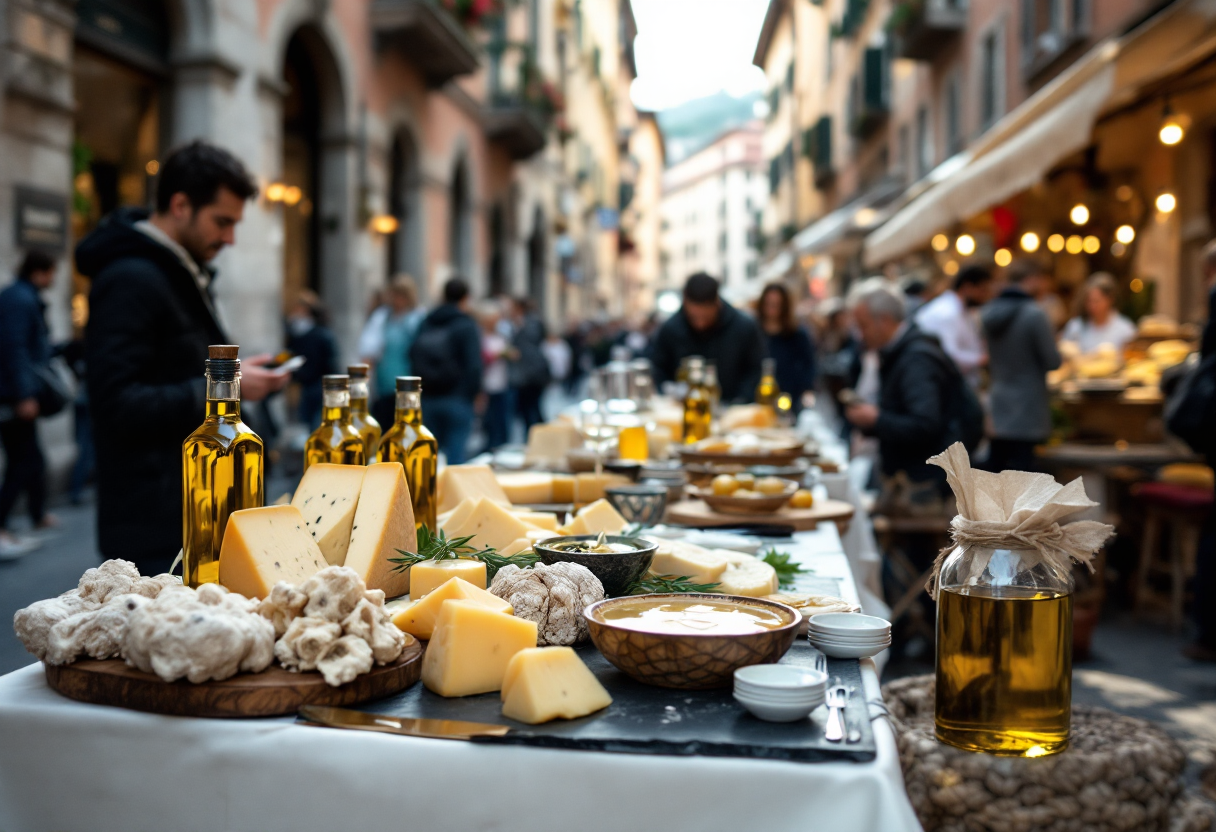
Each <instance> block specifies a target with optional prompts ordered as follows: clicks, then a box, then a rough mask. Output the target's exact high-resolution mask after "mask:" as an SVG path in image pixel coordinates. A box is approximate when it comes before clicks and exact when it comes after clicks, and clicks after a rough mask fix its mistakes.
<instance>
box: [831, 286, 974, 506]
mask: <svg viewBox="0 0 1216 832" xmlns="http://www.w3.org/2000/svg"><path fill="white" fill-rule="evenodd" d="M905 304H906V301H905V299H904V297H903V294H902V293H900V292H899V291H898V290H896V289H894V288H892V287H891V286H890V285H888V284H887V282H886V281H885V280H882V279H881V278H876V279H874V280H873V281H867V282H866V283H865V284H862V286H861V287H859V290H858V291H857V293H856V294H855V295H854V297H853V299H852V307H853V317H854V320H855V321H856V323H857V328H858V329H859V330H860V331H861V337H862V341H863V342H864V343H865V346H866V348H867V349H872V350H878V354H879V362H880V363H879V381H880V391H879V400H878V404H877V405H872V404H866V403H855V404H851V405H849V406H848V407H847V408H846V409H845V418H846V419H848V421H849V423H850V424H852V425H853V426H854V427H857V428H859V429H861V430H862V431H863V432H864V433H867V434H869V435H871V436H875V437H877V438H878V447H879V450H878V453H879V456H880V457H881V460H882V473H883V475H884V476H886V477H894V476H895V475H897V474H898V473H900V472H903V473H904V474H905V475H906V476H907V478H908V479H909V480H910V481H911V482H914V483H921V482H930V481H933V482H940V483H942V484H944V483H945V475H944V474H943V472H942V469H940V468H938V467H937V466H934V465H929V464H927V463H926V462H925V460H927V459H928V458H929V457H931V456H933V455H934V454H938V453H941V452H942V451H943V450H945V449H946V446H947V445H948V444H949V442H950V427H949V420H950V414H949V410H950V406H949V402H948V398H949V396H950V395H951V394H952V391H953V389H954V383H953V380H952V378H951V373H950V369H949V365H948V363H947V362H948V361H949V360H950V359H949V358H948V357H947V356H946V354H945V353H944V352H942V348H941V347H940V346H939V345H938V343H937V341H936V340H934V339H933V338H932V337H930V336H928V335H926V334H925V333H924V332H922V331H921V330H920V329H919V328H917V326H916V324H914V323H912V322H911V321H908V320H905V309H906V305H905Z"/></svg>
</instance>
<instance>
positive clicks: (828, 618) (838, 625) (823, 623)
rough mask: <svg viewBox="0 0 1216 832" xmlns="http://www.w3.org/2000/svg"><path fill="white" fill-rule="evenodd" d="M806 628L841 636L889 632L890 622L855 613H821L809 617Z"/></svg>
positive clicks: (873, 616)
mask: <svg viewBox="0 0 1216 832" xmlns="http://www.w3.org/2000/svg"><path fill="white" fill-rule="evenodd" d="M808 626H809V627H810V628H811V629H812V630H818V631H819V632H821V633H835V634H838V635H842V636H848V635H863V634H866V635H868V634H871V633H889V632H891V622H890V621H887V620H886V619H885V618H879V617H878V616H876V615H862V614H861V613H856V612H821V613H819V615H812V616H811V618H810V624H809V625H808Z"/></svg>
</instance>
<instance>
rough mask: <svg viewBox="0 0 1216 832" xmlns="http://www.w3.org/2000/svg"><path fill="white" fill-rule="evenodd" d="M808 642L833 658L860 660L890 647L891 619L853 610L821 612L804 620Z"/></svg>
mask: <svg viewBox="0 0 1216 832" xmlns="http://www.w3.org/2000/svg"><path fill="white" fill-rule="evenodd" d="M806 632H807V637H808V638H809V639H810V641H811V644H813V645H814V646H816V647H818V648H819V649H820V650H822V651H823V652H824V653H825V654H827V655H829V656H831V657H832V658H834V659H864V658H866V657H867V656H876V655H878V654H879V653H881V652H882V651H883V650H886V649H887V648H888V647H890V646H891V622H890V621H887V620H886V619H884V618H878V617H876V616H873V615H860V614H858V613H855V612H825V613H820V614H819V615H812V616H811V618H810V621H809V622H808V623H807V630H806Z"/></svg>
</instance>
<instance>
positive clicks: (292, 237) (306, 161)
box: [281, 25, 362, 334]
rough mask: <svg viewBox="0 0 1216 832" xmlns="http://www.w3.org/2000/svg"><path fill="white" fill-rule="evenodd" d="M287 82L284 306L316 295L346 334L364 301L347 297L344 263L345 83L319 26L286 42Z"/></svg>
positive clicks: (284, 113)
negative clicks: (302, 294) (304, 294)
mask: <svg viewBox="0 0 1216 832" xmlns="http://www.w3.org/2000/svg"><path fill="white" fill-rule="evenodd" d="M283 80H284V82H285V83H286V87H287V92H286V95H285V97H284V99H283V110H282V119H283V134H282V135H283V161H282V178H281V182H282V184H283V185H284V186H285V187H284V188H283V190H282V192H281V195H282V212H283V300H284V303H285V304H290V303H291V302H292V301H293V300H294V298H295V297H296V296H297V295H298V293H299V292H300V291H301V290H304V289H311V290H312V291H315V292H317V293H318V294H319V295H320V296H321V297H322V299H323V300H324V301H325V302H326V304H327V306H328V307H329V310H330V312H331V314H332V315H333V316H334V317H335V324H337V325H338V328H339V334H342V331H343V330H344V329H346V328H347V327H346V326H345V324H346V323H348V322H347V321H345V320H344V319H345V318H347V317H350V315H349V314H348V313H349V312H350V311H351V309H354V310H356V313H357V310H358V308H359V307H360V306H361V305H362V298H361V297H360V296H359V293H355V292H351V291H349V288H350V286H349V278H350V275H349V274H348V265H347V263H346V257H345V248H346V245H345V243H346V236H347V225H348V223H349V218H348V217H347V214H348V199H347V193H346V191H347V170H346V169H347V167H348V166H347V164H346V162H347V160H346V155H347V153H348V152H349V148H348V147H347V145H346V144H345V143H344V142H343V141H341V139H342V138H343V137H345V136H346V132H347V131H346V118H345V105H344V103H343V100H344V99H343V93H342V84H341V81H340V77H339V73H338V67H337V62H336V61H335V60H334V56H333V53H332V51H331V50H330V48H329V46H328V45H327V43H326V41H325V37H324V36H323V35H322V34H321V32H320V31H319V30H318V29H317V28H316V27H314V26H312V25H305V26H301V27H300V28H299V29H297V30H296V31H295V32H294V33H293V34H292V36H291V38H290V39H289V40H288V41H287V48H286V50H285V51H284V57H283ZM356 317H358V313H357V314H356ZM356 325H357V322H356Z"/></svg>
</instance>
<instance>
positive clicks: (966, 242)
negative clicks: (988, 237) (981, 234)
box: [954, 234, 975, 257]
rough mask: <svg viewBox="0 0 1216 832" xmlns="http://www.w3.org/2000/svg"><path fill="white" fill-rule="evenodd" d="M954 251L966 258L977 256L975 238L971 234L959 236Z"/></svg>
mask: <svg viewBox="0 0 1216 832" xmlns="http://www.w3.org/2000/svg"><path fill="white" fill-rule="evenodd" d="M954 250H955V251H957V252H958V253H959V254H961V255H963V256H964V257H970V256H971V255H972V254H975V238H974V237H972V236H971V235H970V234H960V235H958V239H957V240H955V241H954Z"/></svg>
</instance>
